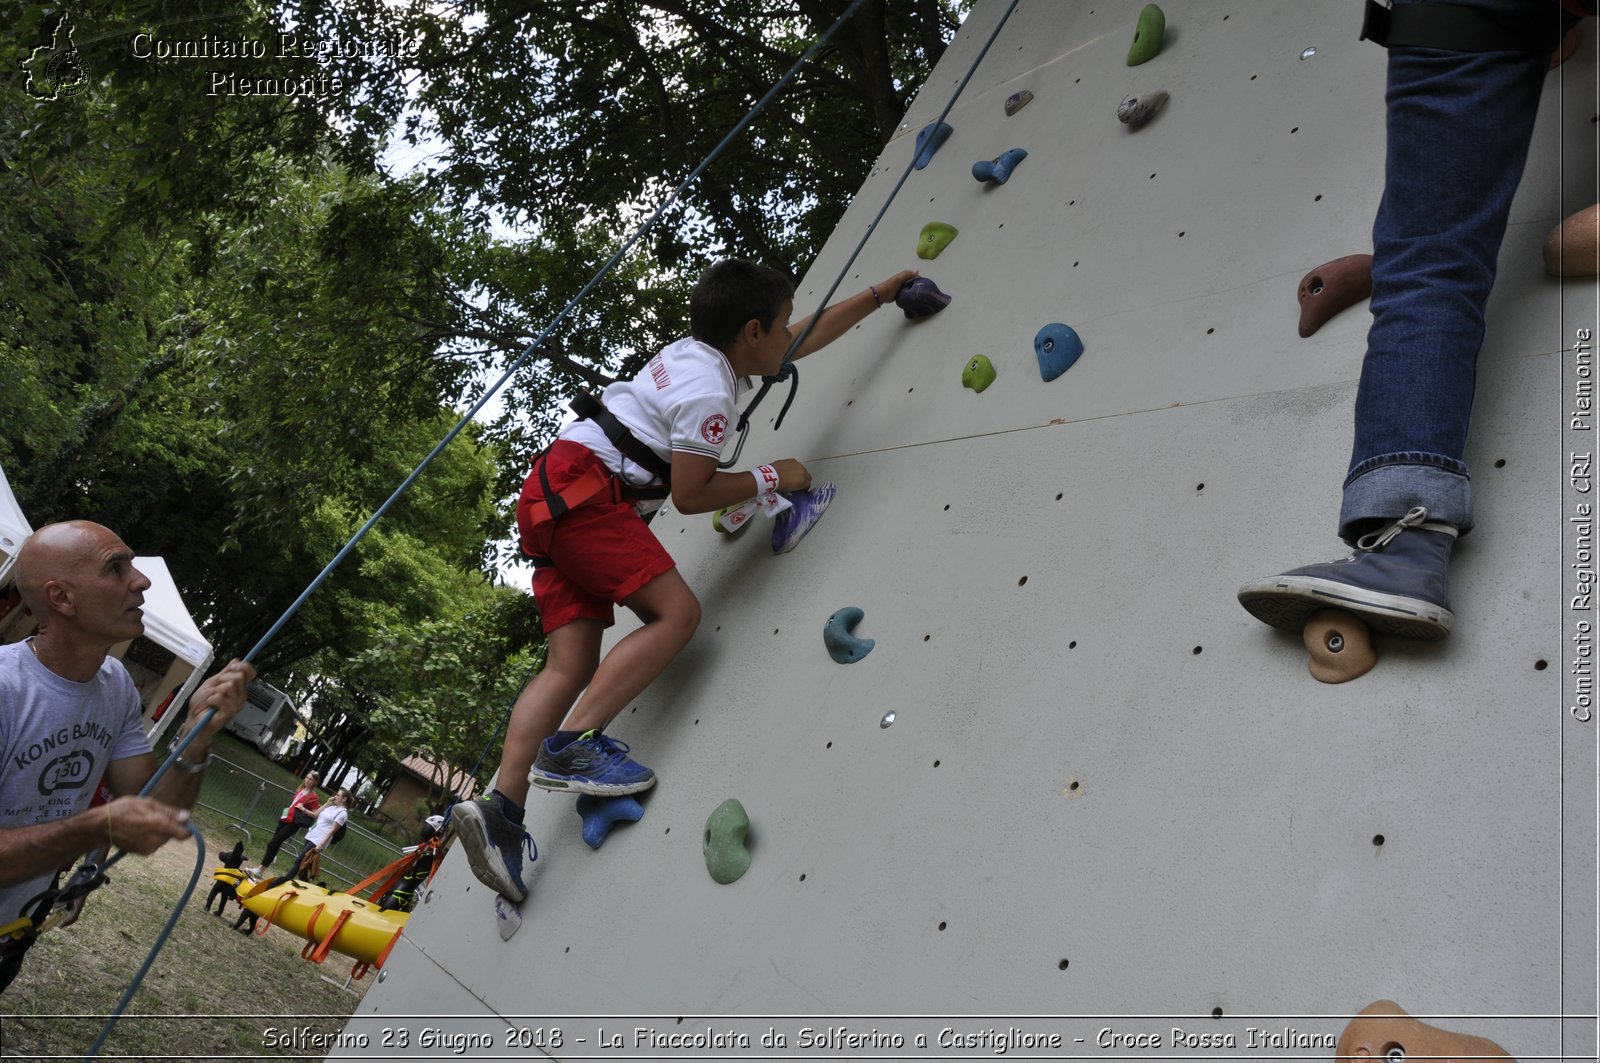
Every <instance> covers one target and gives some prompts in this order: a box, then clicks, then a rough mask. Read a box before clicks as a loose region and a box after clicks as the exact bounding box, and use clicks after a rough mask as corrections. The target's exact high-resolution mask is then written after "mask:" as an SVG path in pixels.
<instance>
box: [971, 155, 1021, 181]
mask: <svg viewBox="0 0 1600 1063" xmlns="http://www.w3.org/2000/svg"><path fill="white" fill-rule="evenodd" d="M1027 157H1028V150H1027V149H1026V148H1012V149H1011V150H1009V151H1003V152H1001V153H1000V154H999V155H997V156H995V157H994V158H993V159H989V160H983V159H979V160H978V161H977V162H975V163H973V164H972V176H974V177H976V178H977V179H978V180H980V181H983V182H985V183H987V184H997V185H1003V184H1005V183H1006V182H1007V181H1009V180H1011V171H1012V170H1015V169H1016V168H1017V163H1019V162H1021V161H1022V160H1023V159H1026V158H1027Z"/></svg>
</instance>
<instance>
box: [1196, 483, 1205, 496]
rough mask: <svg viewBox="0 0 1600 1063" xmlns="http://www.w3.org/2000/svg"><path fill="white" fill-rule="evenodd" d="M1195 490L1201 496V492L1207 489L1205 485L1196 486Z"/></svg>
mask: <svg viewBox="0 0 1600 1063" xmlns="http://www.w3.org/2000/svg"><path fill="white" fill-rule="evenodd" d="M1194 489H1195V493H1196V494H1199V493H1200V492H1201V491H1204V490H1205V489H1206V485H1205V484H1195V485H1194Z"/></svg>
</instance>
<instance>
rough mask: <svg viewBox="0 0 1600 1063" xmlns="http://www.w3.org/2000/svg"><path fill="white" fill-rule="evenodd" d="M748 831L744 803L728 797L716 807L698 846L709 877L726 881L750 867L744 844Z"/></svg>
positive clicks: (747, 852)
mask: <svg viewBox="0 0 1600 1063" xmlns="http://www.w3.org/2000/svg"><path fill="white" fill-rule="evenodd" d="M749 834H750V817H749V816H747V815H746V814H745V811H744V806H743V805H741V804H740V803H739V802H738V801H736V800H734V799H733V798H731V797H730V798H728V799H727V800H726V801H724V802H722V804H720V805H718V806H717V807H716V810H715V811H714V812H712V813H711V817H710V818H709V819H707V820H706V837H705V842H704V843H703V845H702V846H701V848H702V849H703V850H704V851H705V854H706V870H707V871H709V872H711V877H712V878H714V879H716V880H717V881H718V882H720V883H722V884H723V885H727V884H728V883H730V882H733V881H735V880H737V879H738V877H739V876H740V875H742V874H744V873H745V872H746V871H748V870H749V869H750V850H749V849H748V848H746V847H745V841H746V839H747V838H748V837H749Z"/></svg>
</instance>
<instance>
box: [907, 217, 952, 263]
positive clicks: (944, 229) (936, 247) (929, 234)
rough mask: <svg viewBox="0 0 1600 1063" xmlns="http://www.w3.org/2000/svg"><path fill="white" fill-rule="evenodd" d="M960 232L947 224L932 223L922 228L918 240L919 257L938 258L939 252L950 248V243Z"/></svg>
mask: <svg viewBox="0 0 1600 1063" xmlns="http://www.w3.org/2000/svg"><path fill="white" fill-rule="evenodd" d="M960 231H961V230H960V229H957V228H956V227H955V226H954V225H950V224H948V223H946V222H942V221H930V222H929V223H928V224H926V225H924V226H923V227H922V235H921V236H919V237H918V238H917V257H918V258H930V259H931V258H938V257H939V252H940V251H943V250H944V249H945V248H947V247H949V246H950V241H951V240H954V239H955V238H956V234H957V233H958V232H960Z"/></svg>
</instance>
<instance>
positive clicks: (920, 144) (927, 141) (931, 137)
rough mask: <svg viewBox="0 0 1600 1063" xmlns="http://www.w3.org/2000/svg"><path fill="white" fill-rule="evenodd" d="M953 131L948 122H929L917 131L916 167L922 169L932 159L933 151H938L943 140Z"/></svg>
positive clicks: (947, 138) (948, 137)
mask: <svg viewBox="0 0 1600 1063" xmlns="http://www.w3.org/2000/svg"><path fill="white" fill-rule="evenodd" d="M953 132H955V130H954V129H953V128H951V126H950V123H949V122H929V123H928V124H927V125H925V126H923V127H922V129H921V131H920V132H918V133H917V164H916V165H917V169H919V170H920V169H922V168H923V167H924V166H926V165H928V163H930V162H932V161H933V153H934V152H936V151H938V150H939V149H940V148H941V147H942V146H943V145H944V142H945V141H947V140H949V139H950V134H951V133H953Z"/></svg>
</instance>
